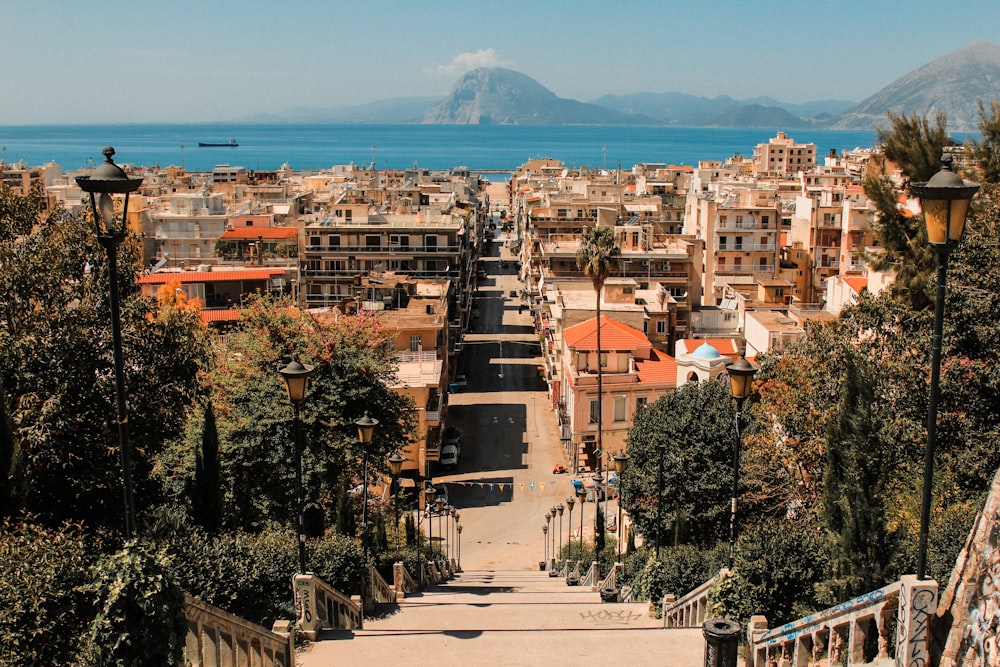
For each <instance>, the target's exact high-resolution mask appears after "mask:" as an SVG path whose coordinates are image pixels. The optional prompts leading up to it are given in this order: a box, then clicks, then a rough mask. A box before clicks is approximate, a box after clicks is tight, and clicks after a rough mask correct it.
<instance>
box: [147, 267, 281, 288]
mask: <svg viewBox="0 0 1000 667" xmlns="http://www.w3.org/2000/svg"><path fill="white" fill-rule="evenodd" d="M284 272H285V270H284V269H241V270H239V271H178V272H175V273H150V274H149V275H145V276H140V277H139V281H138V282H139V284H140V285H166V284H167V283H173V282H177V283H181V284H185V283H225V282H235V281H239V280H267V279H268V278H271V277H272V276H280V275H281V274H283V273H284Z"/></svg>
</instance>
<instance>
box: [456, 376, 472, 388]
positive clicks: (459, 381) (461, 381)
mask: <svg viewBox="0 0 1000 667" xmlns="http://www.w3.org/2000/svg"><path fill="white" fill-rule="evenodd" d="M452 384H454V385H455V386H457V387H458V388H459V389H465V388H466V387H467V386H469V381H468V380H467V379H466V378H465V376H464V375H456V376H455V382H453V383H452Z"/></svg>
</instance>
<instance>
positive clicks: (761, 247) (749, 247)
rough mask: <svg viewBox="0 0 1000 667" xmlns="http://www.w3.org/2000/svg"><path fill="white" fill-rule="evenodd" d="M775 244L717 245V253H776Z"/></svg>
mask: <svg viewBox="0 0 1000 667" xmlns="http://www.w3.org/2000/svg"><path fill="white" fill-rule="evenodd" d="M775 248H777V246H776V245H775V244H774V243H725V244H722V243H717V244H715V251H716V252H774V250H775Z"/></svg>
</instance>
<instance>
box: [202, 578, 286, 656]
mask: <svg viewBox="0 0 1000 667" xmlns="http://www.w3.org/2000/svg"><path fill="white" fill-rule="evenodd" d="M184 617H185V618H186V619H187V623H188V631H187V638H186V640H185V647H184V664H185V665H199V666H201V667H237V666H239V665H259V666H260V667H292V665H294V664H295V646H294V643H293V641H292V636H291V634H290V633H279V632H272V631H271V630H267V629H265V628H262V627H260V626H259V625H256V624H254V623H251V622H250V621H246V620H244V619H242V618H240V617H239V616H235V615H233V614H230V613H229V612H227V611H223V610H222V609H219V608H218V607H214V606H212V605H210V604H208V603H207V602H202V601H201V600H199V599H198V598H195V597H192V596H190V595H185V596H184Z"/></svg>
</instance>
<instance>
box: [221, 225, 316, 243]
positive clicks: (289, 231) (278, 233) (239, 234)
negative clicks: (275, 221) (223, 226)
mask: <svg viewBox="0 0 1000 667" xmlns="http://www.w3.org/2000/svg"><path fill="white" fill-rule="evenodd" d="M298 233H299V231H298V230H297V229H296V228H295V227H237V228H236V229H227V230H226V231H224V232H222V237H221V238H224V239H253V240H254V241H256V240H257V238H258V237H263V238H265V239H269V240H270V239H294V238H295V237H296V236H297V235H298Z"/></svg>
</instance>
